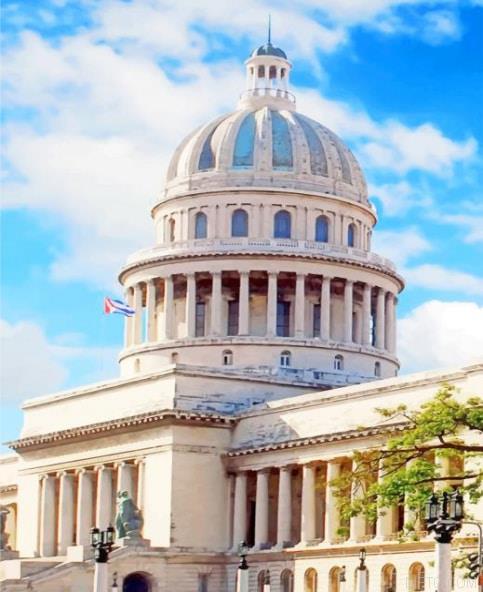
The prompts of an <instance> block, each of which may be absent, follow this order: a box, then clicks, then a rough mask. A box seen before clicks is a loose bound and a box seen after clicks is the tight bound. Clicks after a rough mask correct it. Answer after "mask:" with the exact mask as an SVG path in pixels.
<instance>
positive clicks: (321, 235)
mask: <svg viewBox="0 0 483 592" xmlns="http://www.w3.org/2000/svg"><path fill="white" fill-rule="evenodd" d="M315 240H316V241H317V242H319V243H328V242H329V219H328V218H327V216H318V218H317V220H316V221H315Z"/></svg>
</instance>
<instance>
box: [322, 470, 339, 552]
mask: <svg viewBox="0 0 483 592" xmlns="http://www.w3.org/2000/svg"><path fill="white" fill-rule="evenodd" d="M340 468H341V465H340V462H339V461H334V460H330V461H329V462H328V463H327V477H326V479H327V484H326V486H325V528H324V531H325V542H326V543H333V542H334V541H335V540H336V539H338V538H339V535H338V533H337V531H338V530H339V528H340V511H339V508H338V506H337V498H336V496H335V494H334V491H333V489H332V487H331V485H330V483H331V481H333V480H334V479H337V478H338V477H339V476H340Z"/></svg>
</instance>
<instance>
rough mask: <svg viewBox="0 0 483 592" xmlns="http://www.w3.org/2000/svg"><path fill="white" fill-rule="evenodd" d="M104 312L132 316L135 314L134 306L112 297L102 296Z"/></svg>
mask: <svg viewBox="0 0 483 592" xmlns="http://www.w3.org/2000/svg"><path fill="white" fill-rule="evenodd" d="M104 312H105V313H106V314H113V313H115V314H122V315H124V316H125V317H132V316H133V315H134V314H135V312H136V311H135V310H134V308H131V307H130V306H128V305H127V304H126V303H125V302H122V301H121V300H115V299H114V298H104Z"/></svg>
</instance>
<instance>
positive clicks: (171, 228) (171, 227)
mask: <svg viewBox="0 0 483 592" xmlns="http://www.w3.org/2000/svg"><path fill="white" fill-rule="evenodd" d="M168 238H169V242H170V243H172V242H174V241H175V239H176V222H175V221H174V218H170V219H169V220H168Z"/></svg>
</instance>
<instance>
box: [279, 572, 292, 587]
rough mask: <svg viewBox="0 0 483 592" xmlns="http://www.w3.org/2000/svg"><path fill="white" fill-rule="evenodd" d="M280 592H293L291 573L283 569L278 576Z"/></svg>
mask: <svg viewBox="0 0 483 592" xmlns="http://www.w3.org/2000/svg"><path fill="white" fill-rule="evenodd" d="M280 592H293V572H292V571H291V570H290V569H284V570H283V571H282V573H281V574H280Z"/></svg>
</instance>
